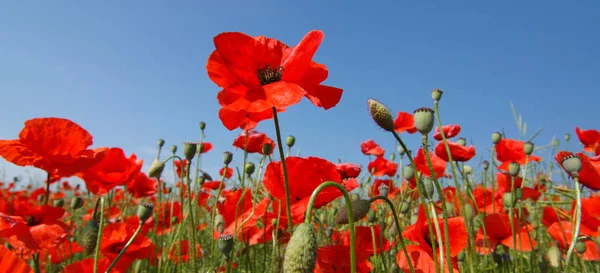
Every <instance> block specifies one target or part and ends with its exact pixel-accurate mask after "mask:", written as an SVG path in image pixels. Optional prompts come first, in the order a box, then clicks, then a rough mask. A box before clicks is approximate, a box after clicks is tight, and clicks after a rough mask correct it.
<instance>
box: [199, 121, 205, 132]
mask: <svg viewBox="0 0 600 273" xmlns="http://www.w3.org/2000/svg"><path fill="white" fill-rule="evenodd" d="M204 129H206V122H204V121H200V130H202V131H204Z"/></svg>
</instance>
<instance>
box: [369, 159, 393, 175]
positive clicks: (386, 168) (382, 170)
mask: <svg viewBox="0 0 600 273" xmlns="http://www.w3.org/2000/svg"><path fill="white" fill-rule="evenodd" d="M368 168H369V172H371V174H372V175H373V176H384V175H387V176H394V175H395V174H396V172H397V171H398V164H396V163H394V162H392V161H389V160H387V159H385V158H383V157H377V158H375V160H373V161H371V162H369V165H368Z"/></svg>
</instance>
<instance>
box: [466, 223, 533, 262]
mask: <svg viewBox="0 0 600 273" xmlns="http://www.w3.org/2000/svg"><path fill="white" fill-rule="evenodd" d="M484 222H485V233H483V229H484V227H481V230H480V231H479V233H478V236H477V237H478V238H477V239H476V242H475V244H476V246H477V250H478V251H479V252H480V253H482V254H489V253H491V252H492V251H493V249H494V247H496V245H497V244H502V245H504V246H506V247H508V248H510V249H514V250H517V251H524V252H529V251H531V250H532V249H533V248H534V247H535V246H536V244H537V243H536V242H535V241H534V238H533V236H530V235H529V232H528V229H529V226H528V225H527V224H525V223H524V222H522V223H520V225H519V223H518V220H517V218H516V217H514V219H513V225H514V230H515V233H516V234H515V236H513V235H512V229H511V226H510V218H509V215H508V214H505V213H494V214H489V215H486V216H485V218H484ZM519 226H520V227H521V230H519ZM484 234H485V235H487V240H486V238H485V237H484V236H485V235H484ZM513 240H514V241H516V246H515V245H514V244H513Z"/></svg>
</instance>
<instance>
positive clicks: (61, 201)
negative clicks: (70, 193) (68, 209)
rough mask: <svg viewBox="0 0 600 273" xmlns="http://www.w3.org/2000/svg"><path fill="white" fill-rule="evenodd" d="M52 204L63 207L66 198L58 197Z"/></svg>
mask: <svg viewBox="0 0 600 273" xmlns="http://www.w3.org/2000/svg"><path fill="white" fill-rule="evenodd" d="M52 205H54V207H57V208H62V207H63V206H64V205H65V200H63V199H56V200H54V201H53V202H52Z"/></svg>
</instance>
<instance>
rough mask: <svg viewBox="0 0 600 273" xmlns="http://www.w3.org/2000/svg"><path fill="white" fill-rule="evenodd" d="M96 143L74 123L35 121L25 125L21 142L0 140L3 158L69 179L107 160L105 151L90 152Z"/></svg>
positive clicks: (52, 119) (49, 120) (43, 119)
mask: <svg viewBox="0 0 600 273" xmlns="http://www.w3.org/2000/svg"><path fill="white" fill-rule="evenodd" d="M92 143H93V142H92V135H90V134H89V133H88V132H87V131H86V130H85V129H83V128H81V126H79V125H77V124H76V123H74V122H72V121H70V120H67V119H62V118H35V119H31V120H28V121H26V122H25V128H23V130H21V133H20V134H19V139H16V140H0V156H2V157H3V158H4V159H6V160H7V161H9V162H11V163H13V164H16V165H19V166H33V167H36V168H39V169H42V170H45V171H46V172H48V173H50V174H51V175H53V176H60V177H69V176H73V175H74V174H76V173H78V172H81V171H84V170H86V169H88V168H90V167H92V166H94V165H96V164H98V162H100V161H101V160H102V159H103V158H104V156H105V154H106V151H105V150H104V149H95V150H89V149H88V147H89V146H91V145H92Z"/></svg>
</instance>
